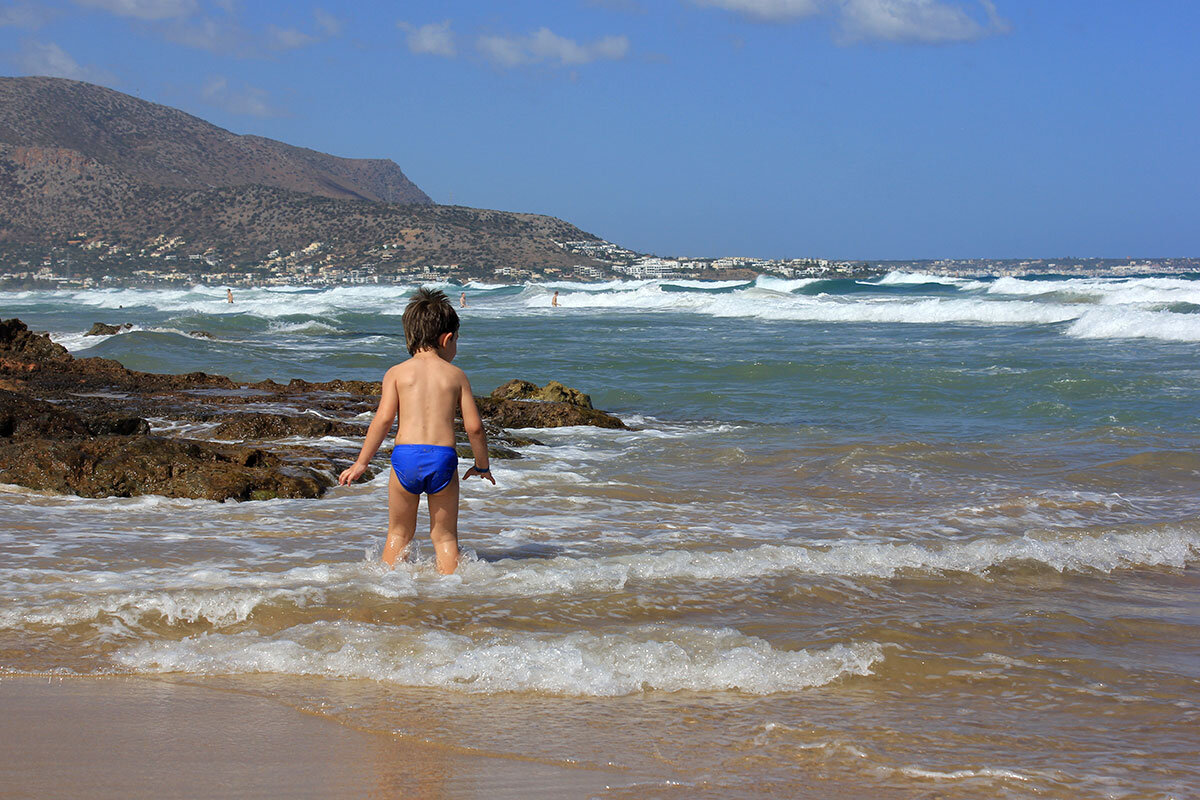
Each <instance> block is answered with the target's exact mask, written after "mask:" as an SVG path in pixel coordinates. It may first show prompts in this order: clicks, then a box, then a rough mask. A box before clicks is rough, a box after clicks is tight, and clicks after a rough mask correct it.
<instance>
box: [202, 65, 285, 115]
mask: <svg viewBox="0 0 1200 800" xmlns="http://www.w3.org/2000/svg"><path fill="white" fill-rule="evenodd" d="M200 95H201V96H202V97H203V98H204V101H205V102H206V103H208V104H209V105H212V106H216V107H217V108H220V109H223V110H225V111H228V112H229V113H231V114H242V115H245V116H250V117H279V116H283V115H284V113H285V112H284V111H283V110H282V109H280V108H276V107H275V106H274V105H272V104H271V102H270V100H269V99H268V96H267V92H266V90H264V89H258V88H255V87H253V86H247V85H242V86H241V87H239V88H234V87H232V86H230V85H229V81H228V80H226V79H225V78H224V77H221V76H219V75H218V76H216V77H214V78H211V79H210V80H209V81H208V83H206V84H205V85H204V88H203V89H201V91H200Z"/></svg>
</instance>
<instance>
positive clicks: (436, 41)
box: [396, 20, 458, 58]
mask: <svg viewBox="0 0 1200 800" xmlns="http://www.w3.org/2000/svg"><path fill="white" fill-rule="evenodd" d="M396 26H397V27H398V28H400V29H401V30H403V31H408V49H409V50H411V51H412V52H414V53H421V54H424V55H431V56H443V57H445V58H453V57H454V56H456V55H458V48H457V47H456V46H455V44H454V31H452V30H450V20H446V21H445V22H431V23H429V24H428V25H420V26H417V25H412V24H410V23H408V22H397V23H396Z"/></svg>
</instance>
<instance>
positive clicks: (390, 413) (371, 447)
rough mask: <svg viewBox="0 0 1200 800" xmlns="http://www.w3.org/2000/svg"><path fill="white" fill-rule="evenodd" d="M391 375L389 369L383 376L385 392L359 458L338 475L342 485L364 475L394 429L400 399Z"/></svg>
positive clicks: (381, 396) (380, 399) (347, 484)
mask: <svg viewBox="0 0 1200 800" xmlns="http://www.w3.org/2000/svg"><path fill="white" fill-rule="evenodd" d="M392 369H395V367H393V368H392ZM391 377H392V370H390V369H389V370H388V371H387V374H385V375H384V376H383V393H382V394H381V395H380V397H379V408H377V409H375V418H374V419H372V420H371V427H369V428H367V438H366V441H364V442H363V446H362V450H359V451H358V458H357V459H355V461H354V463H353V464H351V465H350V466H349V467H347V468H346V469H344V470H342V474H341V475H339V476H338V485H340V486H349V485H350V484H352V483H354V482H355V481H356V480H358V479H359V478H361V477H362V474H363V473H364V472H366V471H367V465H368V464H370V463H371V459H372V458H374V457H375V454H376V453H378V452H379V446H380V445H381V444H383V440H384V438H385V437H386V436H387V435H388V431H390V430H391V429H392V423H393V422H395V421H396V411H397V410H398V408H399V399H398V397H397V394H396V382H395V381H394V380H392V379H391Z"/></svg>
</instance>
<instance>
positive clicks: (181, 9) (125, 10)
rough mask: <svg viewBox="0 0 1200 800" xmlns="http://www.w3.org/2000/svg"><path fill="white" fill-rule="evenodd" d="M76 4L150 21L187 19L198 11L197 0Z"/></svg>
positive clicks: (85, 0)
mask: <svg viewBox="0 0 1200 800" xmlns="http://www.w3.org/2000/svg"><path fill="white" fill-rule="evenodd" d="M75 4H76V5H79V6H84V7H86V8H98V9H101V10H103V11H107V12H109V13H111V14H116V15H117V16H120V17H135V18H136V19H149V20H155V19H172V18H174V17H186V16H188V15H189V14H191V13H193V12H194V11H195V10H196V0H75Z"/></svg>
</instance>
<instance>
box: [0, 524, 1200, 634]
mask: <svg viewBox="0 0 1200 800" xmlns="http://www.w3.org/2000/svg"><path fill="white" fill-rule="evenodd" d="M1198 557H1200V533H1197V532H1196V531H1194V530H1188V529H1177V528H1174V529H1159V530H1148V531H1143V532H1138V533H1107V534H1093V535H1081V536H1067V537H1059V538H1036V537H1031V536H1024V537H995V538H989V539H977V540H974V541H968V542H959V543H948V544H944V545H942V546H940V547H933V546H925V545H917V544H882V543H867V542H846V543H840V544H834V545H832V546H829V547H813V546H801V545H759V546H757V547H751V548H745V549H735V550H714V551H685V550H671V551H665V552H654V553H638V554H630V555H620V556H602V557H571V556H558V557H555V558H545V559H538V558H530V559H502V560H499V561H495V562H485V561H479V560H473V559H467V560H465V561H464V562H463V563H462V565H461V566H460V568H459V570H458V572H456V573H455V574H454V575H452V576H449V577H439V576H437V575H436V573H435V572H434V570H433V566H432V564H431V563H429V562H420V563H417V564H402V565H400V566H399V567H398V568H397V569H396V570H394V571H387V570H384V569H382V568H381V567H379V566H378V565H377V564H374V563H366V562H351V563H340V564H322V565H318V566H311V567H308V566H306V567H294V568H292V569H289V570H285V571H281V572H266V571H254V572H244V571H238V570H231V569H224V568H220V567H205V568H197V569H193V570H190V571H186V572H179V571H178V570H175V569H168V568H161V569H150V568H145V569H137V570H129V571H127V572H111V571H106V572H85V573H76V572H66V571H58V572H40V571H36V572H31V571H28V570H23V569H4V570H0V589H2V590H3V592H4V593H5V595H6V596H7V597H8V598H9V599H8V601H7V602H6V604H5V606H4V607H3V608H2V609H0V628H10V629H12V628H23V627H25V626H27V625H71V624H77V623H81V622H88V621H91V620H97V619H100V618H103V617H116V618H119V619H121V620H122V621H123V622H124V623H125V624H126V625H129V626H135V625H139V624H147V623H148V622H152V621H154V620H158V619H163V620H166V621H167V622H168V623H173V622H175V621H186V622H193V621H206V622H207V623H209V624H211V625H214V626H218V627H219V626H223V625H228V624H231V623H234V622H241V621H244V620H246V619H247V618H248V617H249V616H250V615H251V614H252V613H253V612H254V611H255V609H256V608H259V607H260V606H263V605H266V604H277V603H288V604H293V605H297V606H303V605H309V604H314V603H316V604H321V603H323V602H325V599H326V594H327V593H331V592H336V593H338V596H339V597H343V598H345V597H353V596H355V595H361V594H364V593H367V594H371V595H374V596H379V597H392V598H398V597H460V596H479V597H532V596H546V595H561V596H578V595H589V594H590V595H601V594H610V593H612V592H616V591H620V590H622V589H625V588H626V587H627V586H628V585H629V584H631V583H633V584H636V583H655V582H666V581H671V582H686V583H687V584H690V585H697V584H704V583H708V582H738V581H754V580H760V579H762V578H766V577H772V576H781V575H811V576H818V577H819V576H829V577H833V578H874V579H887V578H892V577H896V576H898V575H901V574H905V573H918V574H926V575H930V574H934V575H936V574H946V573H956V572H965V573H974V574H977V575H986V574H987V573H988V572H989V571H990V570H992V569H994V568H996V567H1001V566H1005V565H1014V564H1020V563H1029V564H1033V565H1038V566H1041V567H1043V568H1047V569H1053V570H1056V571H1059V572H1068V571H1070V572H1090V571H1097V572H1105V573H1111V572H1114V571H1116V570H1121V569H1132V568H1142V567H1164V566H1165V567H1174V568H1183V567H1185V566H1186V565H1187V564H1188V563H1191V562H1194V561H1195V560H1197V558H1198Z"/></svg>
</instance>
